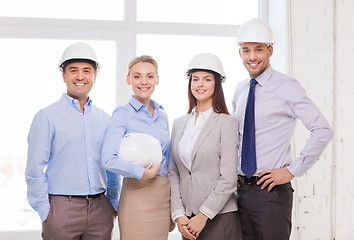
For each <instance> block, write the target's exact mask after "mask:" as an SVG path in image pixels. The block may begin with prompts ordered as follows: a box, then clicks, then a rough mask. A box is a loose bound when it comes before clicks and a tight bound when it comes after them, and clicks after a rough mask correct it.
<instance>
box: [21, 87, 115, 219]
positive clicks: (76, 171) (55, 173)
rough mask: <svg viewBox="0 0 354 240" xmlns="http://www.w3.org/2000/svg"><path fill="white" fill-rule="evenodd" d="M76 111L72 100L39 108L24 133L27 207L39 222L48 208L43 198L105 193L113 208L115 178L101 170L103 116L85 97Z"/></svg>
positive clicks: (105, 119)
mask: <svg viewBox="0 0 354 240" xmlns="http://www.w3.org/2000/svg"><path fill="white" fill-rule="evenodd" d="M84 108H85V110H84V114H83V113H82V112H81V110H80V104H79V101H78V100H77V99H73V98H71V97H69V96H68V95H67V94H65V93H64V94H63V95H62V97H61V99H60V100H59V101H57V102H55V103H53V104H51V105H49V106H48V107H46V108H44V109H42V110H40V111H39V112H38V113H37V114H36V115H35V117H34V119H33V122H32V125H31V128H30V131H29V134H28V156H27V157H28V159H27V167H26V173H25V174H26V181H27V196H28V201H29V203H30V205H31V206H32V207H33V209H34V210H35V211H37V212H38V214H39V216H40V218H41V220H42V221H44V220H45V219H46V218H47V216H48V212H49V209H50V205H49V200H48V194H55V195H92V194H98V193H102V192H104V191H106V190H107V198H108V199H109V200H110V201H111V203H112V205H113V207H114V208H115V209H117V207H118V195H119V191H120V176H119V175H118V174H114V173H110V172H107V174H106V171H105V170H104V169H103V168H102V167H101V156H100V153H101V148H102V143H103V139H104V135H105V133H106V129H107V125H108V122H109V115H108V114H107V113H106V112H104V111H103V110H101V109H99V108H97V107H95V106H94V105H93V104H92V101H91V100H90V99H89V100H88V102H87V103H86V104H85V106H84Z"/></svg>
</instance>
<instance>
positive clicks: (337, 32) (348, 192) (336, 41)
mask: <svg viewBox="0 0 354 240" xmlns="http://www.w3.org/2000/svg"><path fill="white" fill-rule="evenodd" d="M353 13H354V1H353V0H291V1H290V15H291V37H292V38H291V39H292V40H291V44H292V53H291V55H292V66H291V67H292V73H293V77H294V78H296V79H297V80H298V81H300V82H301V84H302V86H303V87H304V88H305V89H306V91H307V93H308V95H309V96H310V97H311V98H312V100H313V101H314V102H315V103H316V104H317V106H318V107H319V108H320V109H321V111H322V112H323V113H324V115H325V116H326V117H327V119H328V120H329V121H330V122H331V124H332V125H333V128H334V130H335V137H334V139H333V141H332V142H331V143H330V145H329V146H328V147H327V149H326V151H325V152H324V154H323V155H322V156H321V158H320V160H319V161H318V162H317V163H316V164H315V166H314V167H313V168H312V169H310V170H309V171H308V173H307V174H306V175H305V176H303V177H301V178H297V179H296V180H294V181H293V185H294V188H295V190H296V192H295V195H294V196H295V199H294V217H293V232H292V239H305V240H312V239H321V240H322V239H323V240H327V239H334V238H335V239H336V240H338V239H343V240H347V239H354V237H353V236H354V174H353V172H354V118H353V117H354V106H353V105H354V79H352V74H351V72H352V69H353V67H354V66H353V64H354V60H353V57H354V15H353ZM308 135H309V133H308V131H307V130H306V129H305V128H304V127H303V126H302V124H301V123H300V122H299V123H298V126H297V129H296V132H295V141H294V143H295V144H294V146H295V152H296V154H297V155H298V154H299V152H300V151H301V149H302V147H303V145H304V144H305V141H306V139H307V138H308Z"/></svg>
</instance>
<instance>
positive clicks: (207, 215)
mask: <svg viewBox="0 0 354 240" xmlns="http://www.w3.org/2000/svg"><path fill="white" fill-rule="evenodd" d="M200 212H201V213H203V214H204V215H205V216H207V217H208V218H209V219H212V218H211V217H210V216H209V215H208V214H206V213H205V212H203V211H202V210H200Z"/></svg>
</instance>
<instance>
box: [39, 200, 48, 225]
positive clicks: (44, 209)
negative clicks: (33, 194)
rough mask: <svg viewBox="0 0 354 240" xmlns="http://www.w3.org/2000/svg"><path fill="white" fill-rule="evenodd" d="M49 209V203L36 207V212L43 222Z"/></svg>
mask: <svg viewBox="0 0 354 240" xmlns="http://www.w3.org/2000/svg"><path fill="white" fill-rule="evenodd" d="M49 210H50V205H49V203H48V205H45V206H42V207H39V208H38V209H37V212H38V214H39V217H40V218H41V220H42V222H44V221H45V220H46V219H47V217H48V214H49Z"/></svg>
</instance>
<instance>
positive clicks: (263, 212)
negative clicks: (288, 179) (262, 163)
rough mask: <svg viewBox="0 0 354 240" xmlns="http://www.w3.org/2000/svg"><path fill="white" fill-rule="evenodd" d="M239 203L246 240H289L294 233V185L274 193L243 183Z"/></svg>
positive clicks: (279, 187) (275, 189) (288, 185)
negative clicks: (292, 222)
mask: <svg viewBox="0 0 354 240" xmlns="http://www.w3.org/2000/svg"><path fill="white" fill-rule="evenodd" d="M237 192H238V195H239V198H238V200H237V204H238V208H239V213H240V220H241V228H242V235H243V239H244V240H288V239H289V238H290V232H291V211H292V206H293V189H292V187H291V183H286V184H283V185H277V186H275V187H274V188H273V189H272V190H271V191H270V192H268V191H267V188H265V189H263V190H261V186H258V185H256V184H250V185H248V184H244V183H241V187H240V189H239V190H238V191H237Z"/></svg>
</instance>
